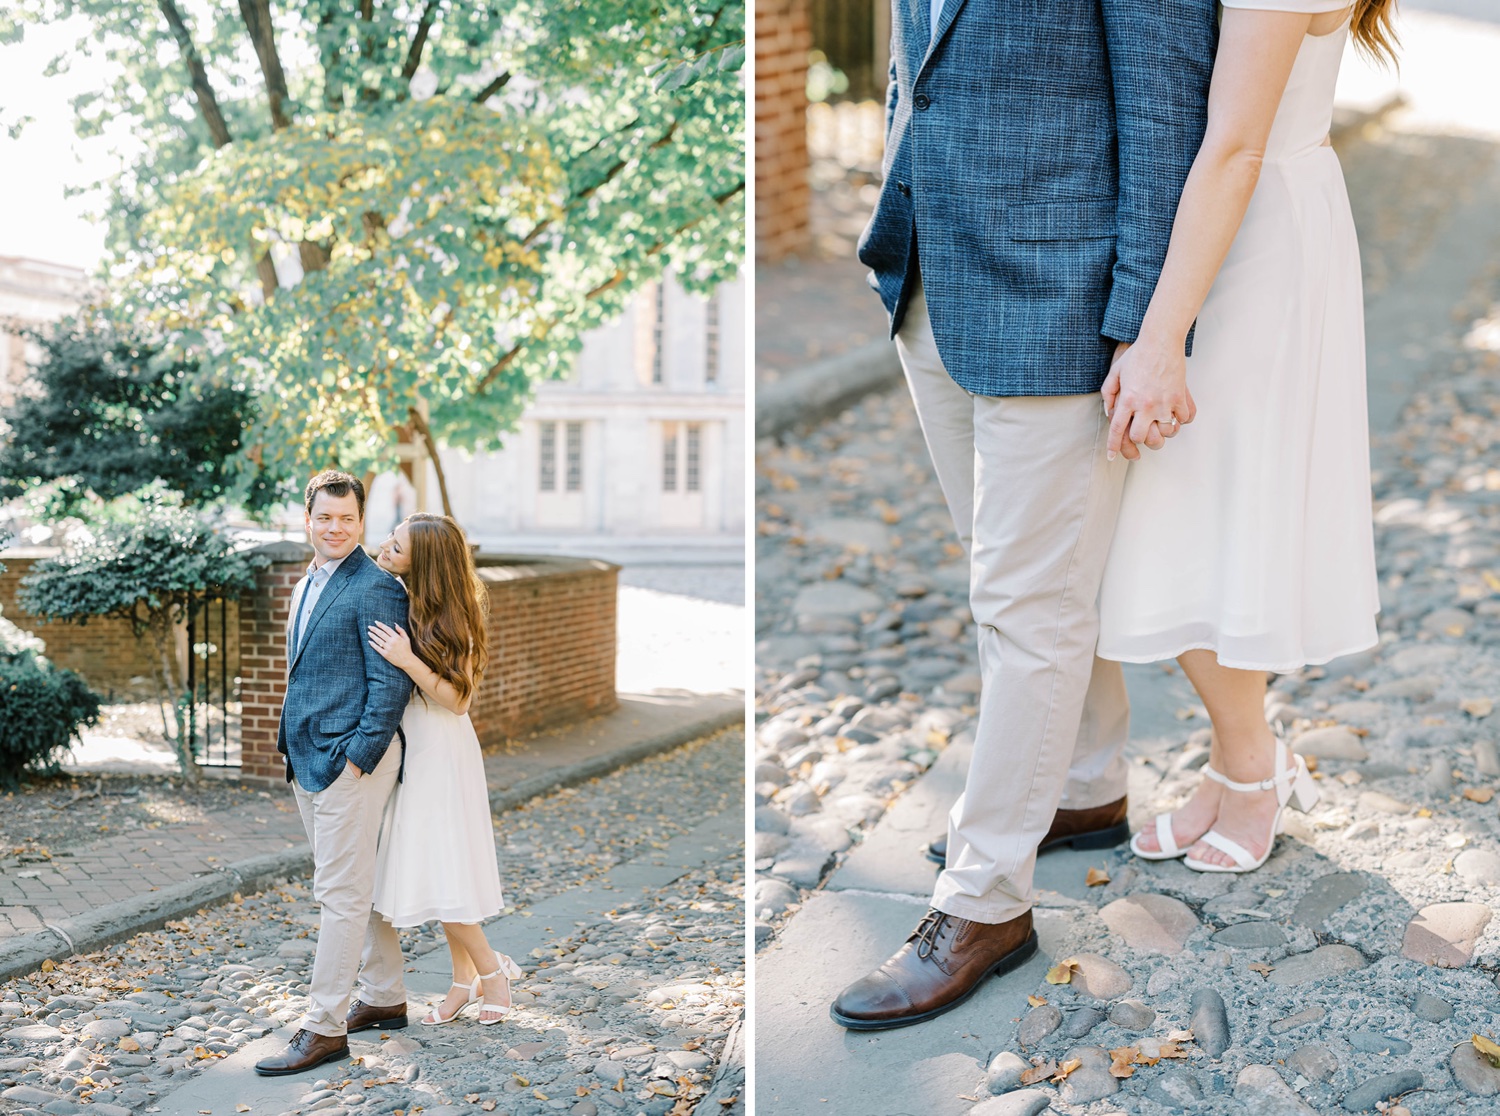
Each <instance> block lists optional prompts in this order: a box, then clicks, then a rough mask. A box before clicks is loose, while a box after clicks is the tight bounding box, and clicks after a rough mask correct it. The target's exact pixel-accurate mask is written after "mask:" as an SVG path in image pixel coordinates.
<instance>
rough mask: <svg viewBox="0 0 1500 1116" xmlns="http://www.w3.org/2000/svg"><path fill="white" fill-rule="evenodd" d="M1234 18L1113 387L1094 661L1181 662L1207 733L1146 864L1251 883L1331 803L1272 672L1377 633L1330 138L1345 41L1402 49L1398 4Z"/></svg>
mask: <svg viewBox="0 0 1500 1116" xmlns="http://www.w3.org/2000/svg"><path fill="white" fill-rule="evenodd" d="M1224 9H1225V10H1224V12H1223V19H1222V24H1221V33H1220V41H1219V50H1218V55H1217V57H1216V60H1215V63H1214V73H1213V80H1212V84H1211V87H1210V92H1209V112H1208V129H1207V132H1206V134H1205V137H1204V141H1203V146H1202V148H1201V150H1200V151H1199V153H1198V156H1197V158H1196V161H1195V162H1194V163H1193V167H1192V171H1191V173H1190V174H1189V176H1188V179H1187V184H1186V187H1185V188H1184V190H1183V194H1182V201H1181V204H1180V206H1179V208H1178V210H1177V214H1176V217H1175V219H1174V222H1173V226H1172V237H1171V244H1170V248H1169V250H1168V253H1167V258H1166V263H1165V266H1164V267H1163V269H1162V273H1161V281H1160V283H1159V284H1158V285H1157V288H1156V291H1155V294H1154V295H1153V297H1152V299H1151V304H1150V309H1149V310H1148V312H1147V314H1146V316H1145V319H1144V321H1143V322H1142V324H1141V331H1140V336H1139V337H1138V338H1137V339H1136V341H1135V343H1134V344H1132V345H1130V346H1129V347H1128V348H1126V349H1124V350H1123V352H1122V353H1120V354H1117V359H1116V362H1115V365H1114V368H1113V370H1112V371H1111V372H1110V375H1109V378H1108V379H1107V380H1106V381H1105V384H1104V388H1103V393H1104V406H1105V410H1106V411H1107V412H1109V413H1110V415H1111V417H1112V422H1111V428H1110V443H1109V451H1108V452H1109V454H1110V456H1111V457H1113V456H1114V455H1115V453H1116V452H1118V453H1120V454H1122V455H1123V456H1125V457H1126V458H1128V459H1130V460H1131V462H1132V464H1131V465H1130V466H1129V470H1130V471H1129V473H1128V474H1127V478H1126V484H1125V495H1124V501H1123V504H1122V506H1121V510H1120V518H1119V523H1118V527H1117V529H1116V533H1115V538H1114V543H1113V546H1112V548H1111V550H1110V556H1109V562H1108V564H1107V566H1106V570H1105V575H1104V581H1103V585H1102V588H1101V591H1100V637H1099V654H1100V655H1101V656H1103V657H1104V658H1107V659H1116V660H1120V661H1124V662H1154V661H1157V660H1161V659H1168V658H1176V659H1177V661H1178V663H1179V664H1181V666H1182V669H1183V672H1184V673H1185V674H1186V675H1187V677H1188V679H1189V680H1190V681H1191V682H1192V684H1193V687H1194V688H1195V689H1196V690H1197V692H1198V695H1199V697H1200V698H1202V700H1203V704H1204V706H1205V708H1206V709H1207V710H1208V713H1209V716H1210V717H1211V719H1212V721H1213V744H1212V751H1211V754H1210V758H1209V763H1208V766H1206V767H1205V768H1204V775H1205V778H1204V780H1203V782H1202V783H1201V784H1200V785H1199V787H1198V789H1197V790H1196V791H1195V792H1194V794H1193V795H1192V797H1191V798H1190V799H1189V800H1188V801H1187V802H1186V803H1185V804H1183V805H1182V806H1181V807H1180V808H1179V809H1178V810H1176V811H1175V812H1174V813H1171V814H1163V815H1161V816H1160V817H1159V818H1157V819H1156V821H1155V824H1153V825H1152V826H1149V827H1148V828H1147V829H1145V830H1144V831H1142V832H1141V833H1138V834H1136V836H1135V838H1134V839H1133V840H1132V841H1131V848H1132V850H1134V851H1135V853H1136V854H1137V855H1139V856H1142V857H1146V858H1148V859H1153V860H1159V859H1167V858H1170V857H1177V856H1186V861H1185V863H1186V864H1187V865H1188V867H1190V868H1194V869H1197V870H1200V871H1210V872H1244V871H1250V870H1253V869H1254V868H1258V867H1259V866H1260V865H1261V864H1263V863H1264V862H1265V860H1266V858H1267V857H1268V856H1269V855H1270V853H1271V847H1272V845H1273V843H1274V842H1275V835H1276V833H1277V831H1278V829H1279V825H1280V820H1281V813H1282V810H1283V809H1284V808H1285V806H1286V805H1287V804H1288V802H1291V803H1293V804H1294V805H1297V806H1298V807H1299V808H1301V809H1307V808H1309V807H1311V806H1312V804H1313V803H1314V802H1315V801H1316V799H1317V787H1316V784H1315V783H1314V782H1313V781H1312V779H1311V777H1310V776H1309V775H1308V773H1307V768H1306V766H1305V764H1304V763H1303V761H1302V758H1301V757H1300V756H1294V755H1292V754H1291V753H1290V751H1289V749H1288V748H1287V746H1286V744H1285V743H1284V742H1282V741H1281V740H1279V739H1278V738H1277V736H1276V735H1275V733H1274V732H1273V730H1272V729H1271V727H1270V726H1269V725H1268V724H1267V723H1266V719H1265V712H1264V701H1265V693H1266V681H1267V675H1268V673H1270V674H1274V673H1286V672H1289V671H1293V670H1296V669H1298V668H1300V667H1302V666H1304V665H1306V664H1310V663H1321V662H1327V661H1328V660H1330V659H1333V658H1336V657H1338V656H1340V655H1345V654H1349V653H1352V652H1355V651H1359V650H1362V649H1364V648H1367V647H1370V646H1372V645H1373V644H1375V643H1376V642H1377V639H1378V637H1377V635H1376V628H1375V614H1376V613H1377V612H1378V611H1379V596H1378V593H1377V585H1376V575H1375V549H1374V535H1373V527H1372V523H1371V515H1370V511H1371V497H1370V465H1369V432H1368V420H1367V417H1366V407H1365V361H1364V311H1363V302H1362V294H1361V283H1360V268H1359V247H1358V244H1357V243H1356V241H1355V233H1354V223H1353V219H1352V217H1351V215H1350V211H1349V200H1348V195H1347V193H1346V192H1345V187H1344V179H1343V174H1342V172H1341V170H1340V168H1339V163H1338V159H1337V157H1336V156H1335V155H1334V153H1333V149H1332V148H1331V147H1330V146H1329V138H1328V129H1329V125H1330V123H1331V122H1332V117H1333V92H1334V84H1335V82H1336V80H1337V78H1338V70H1339V62H1340V59H1341V58H1342V55H1343V52H1344V46H1345V43H1346V41H1347V40H1348V39H1349V37H1350V36H1351V35H1352V36H1353V38H1354V41H1355V43H1356V44H1357V45H1358V46H1359V47H1360V48H1362V49H1363V50H1364V51H1365V52H1366V53H1369V54H1371V55H1374V56H1379V55H1390V54H1391V53H1392V44H1393V36H1392V33H1391V28H1390V15H1391V11H1390V9H1391V0H1354V3H1353V7H1352V8H1351V7H1350V6H1349V0H1225V3H1224ZM1195 319H1196V326H1195V325H1194V322H1195ZM1190 329H1191V330H1193V331H1194V333H1193V355H1192V356H1191V357H1189V358H1184V356H1183V351H1184V345H1185V342H1186V340H1187V338H1188V337H1189V331H1190ZM1189 389H1191V391H1190V390H1189ZM1200 406H1201V408H1202V409H1201V412H1200V411H1198V407H1200ZM1195 418H1196V422H1194V419H1195ZM1189 422H1194V425H1193V426H1192V427H1191V428H1187V427H1186V424H1187V423H1189ZM1179 429H1180V430H1181V436H1180V437H1177V438H1175V440H1174V441H1172V443H1171V444H1170V446H1168V447H1167V448H1166V452H1164V453H1161V454H1159V455H1147V457H1148V459H1143V458H1142V457H1141V454H1140V452H1139V448H1138V447H1139V446H1140V445H1146V446H1148V447H1150V448H1153V449H1155V448H1159V447H1161V446H1162V445H1163V439H1164V438H1172V437H1173V436H1174V435H1177V434H1178V433H1179Z"/></svg>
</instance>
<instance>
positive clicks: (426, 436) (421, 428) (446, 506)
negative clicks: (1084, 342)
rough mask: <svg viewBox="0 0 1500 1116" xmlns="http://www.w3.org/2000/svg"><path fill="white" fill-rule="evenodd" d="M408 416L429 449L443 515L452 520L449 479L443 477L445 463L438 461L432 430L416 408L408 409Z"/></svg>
mask: <svg viewBox="0 0 1500 1116" xmlns="http://www.w3.org/2000/svg"><path fill="white" fill-rule="evenodd" d="M406 414H407V417H408V418H409V419H410V420H411V425H412V429H413V430H415V431H416V432H417V433H418V434H420V435H421V436H422V444H423V445H424V446H426V447H427V460H429V461H431V462H432V471H433V472H434V473H436V474H437V482H438V495H439V496H440V497H441V498H442V501H443V514H444V515H446V516H447V517H448V518H450V519H452V518H453V505H452V503H450V502H449V500H448V478H447V477H445V476H444V475H443V463H442V461H440V460H439V459H438V449H437V442H435V441H433V438H432V428H431V427H430V426H428V425H427V420H426V419H425V418H423V417H422V412H421V411H419V410H417V409H416V408H415V407H408V408H407V409H406Z"/></svg>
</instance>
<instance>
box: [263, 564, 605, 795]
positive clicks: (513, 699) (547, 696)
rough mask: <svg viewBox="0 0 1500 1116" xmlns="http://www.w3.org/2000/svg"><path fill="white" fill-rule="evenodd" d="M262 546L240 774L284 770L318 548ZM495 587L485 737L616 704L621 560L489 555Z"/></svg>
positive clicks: (482, 712)
mask: <svg viewBox="0 0 1500 1116" xmlns="http://www.w3.org/2000/svg"><path fill="white" fill-rule="evenodd" d="M260 553H261V554H264V555H266V556H267V557H270V558H271V559H272V564H271V565H270V566H269V567H268V568H267V569H265V570H263V571H261V574H260V579H259V586H258V589H257V592H256V594H255V597H254V599H253V600H250V601H247V602H245V604H244V605H243V606H242V608H241V610H240V618H241V621H240V622H241V629H240V645H241V648H242V656H243V657H242V658H241V661H240V672H241V683H240V694H241V700H242V703H243V705H242V708H243V712H242V714H241V716H242V718H243V719H242V722H241V731H240V738H241V743H242V748H243V751H242V759H241V763H242V767H241V774H242V775H243V776H245V777H248V778H261V779H271V780H273V781H279V780H282V779H284V778H285V767H284V764H283V760H282V757H281V754H280V753H279V752H277V750H276V728H277V724H278V721H279V719H280V717H281V704H282V700H283V697H284V694H285V689H286V623H287V617H288V615H289V613H290V609H291V597H292V590H293V589H294V588H295V587H296V584H297V581H298V579H300V578H301V577H302V575H303V573H304V572H305V571H306V568H307V563H308V561H309V560H310V559H311V557H312V550H311V548H310V547H307V546H305V545H303V544H301V543H275V544H272V545H271V546H267V547H263V548H261V550H260ZM478 566H479V572H480V576H481V577H483V578H484V580H485V584H486V586H487V587H488V588H489V592H490V622H489V644H490V666H489V670H488V672H487V673H486V675H485V677H484V680H483V682H482V683H481V684H480V689H479V694H478V696H477V698H476V700H475V702H474V706H473V709H472V710H471V716H472V717H473V720H474V727H475V729H476V731H477V732H478V733H479V738H480V740H481V741H482V742H483V743H486V744H492V743H498V742H500V741H502V740H505V739H507V738H508V737H514V736H519V735H521V734H523V733H526V732H530V731H532V730H534V729H538V728H544V727H547V726H549V725H555V724H563V723H566V722H568V721H572V720H577V719H580V718H583V717H588V716H594V715H597V714H600V713H607V712H609V711H610V710H612V709H614V708H615V706H616V704H617V702H616V698H615V595H616V588H617V579H618V574H619V568H618V567H617V566H612V565H610V564H609V563H608V562H601V561H596V560H593V559H585V558H552V557H531V556H526V557H518V556H511V555H496V556H484V555H481V556H480V558H479V559H478Z"/></svg>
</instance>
